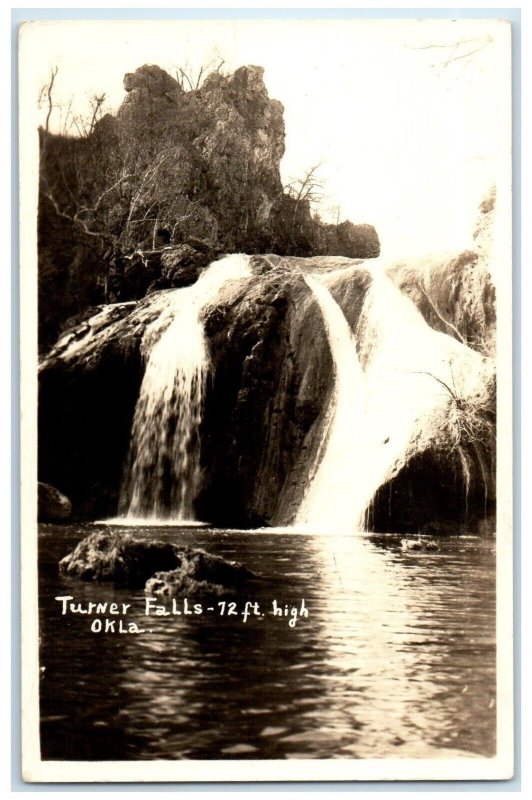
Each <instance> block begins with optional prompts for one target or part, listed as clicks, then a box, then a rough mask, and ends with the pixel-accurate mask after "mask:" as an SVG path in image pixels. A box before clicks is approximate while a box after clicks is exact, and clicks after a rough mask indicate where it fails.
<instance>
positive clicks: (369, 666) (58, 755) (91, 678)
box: [40, 525, 496, 760]
mask: <svg viewBox="0 0 532 800" xmlns="http://www.w3.org/2000/svg"><path fill="white" fill-rule="evenodd" d="M94 529H95V528H94V526H91V527H90V528H89V526H85V527H81V526H78V527H74V526H51V525H45V526H42V528H41V533H40V544H41V556H40V573H41V665H42V666H43V667H44V668H45V669H44V670H43V672H42V675H43V677H42V682H41V716H42V751H43V758H49V759H75V760H87V759H98V760H106V759H116V760H124V759H154V758H164V759H179V758H189V759H220V758H271V759H274V758H335V757H344V758H346V757H350V758H370V757H371V758H376V757H399V756H404V757H410V758H412V757H423V758H425V757H437V756H450V755H453V756H455V755H459V754H463V755H467V756H472V755H483V756H490V755H493V754H494V749H495V689H496V686H495V570H494V550H495V544H494V541H493V540H492V539H486V538H481V537H477V536H475V537H473V536H471V537H462V538H458V537H456V538H454V537H453V538H449V539H444V540H442V541H441V542H439V543H438V544H439V549H438V550H437V551H434V552H432V551H430V552H425V551H416V550H414V551H408V552H404V551H403V550H402V548H401V539H400V537H398V536H396V535H392V534H390V535H387V536H382V535H380V536H373V535H367V536H351V537H347V536H346V537H338V538H334V537H330V536H310V535H305V534H301V535H297V536H293V535H291V534H288V533H270V532H268V533H266V532H264V531H262V532H242V531H213V530H212V529H198V528H196V529H195V530H189V531H176V529H175V528H174V529H168V530H164V529H161V528H158V529H157V531H156V532H154V535H155V536H156V537H157V538H168V539H169V540H172V541H176V542H183V543H186V544H196V545H198V546H202V547H205V548H206V549H208V550H209V551H210V552H212V553H216V554H219V555H223V556H225V557H227V558H234V559H238V560H240V561H242V562H243V563H245V564H246V566H248V567H249V568H250V569H252V570H253V571H254V572H256V573H258V574H260V576H261V577H262V580H261V581H260V582H259V584H258V586H256V587H254V588H253V597H251V598H250V599H252V600H254V601H255V600H256V601H257V602H259V604H260V608H261V610H262V611H264V612H265V614H264V616H263V617H254V616H250V617H249V618H248V620H247V622H245V623H244V622H243V619H242V616H223V617H222V616H219V615H218V614H217V613H215V612H213V613H204V614H202V615H201V616H183V615H181V616H169V617H162V618H157V617H149V618H148V619H147V618H146V617H145V616H144V599H143V595H142V593H135V592H132V591H130V590H125V589H118V588H114V587H112V586H108V585H105V584H87V583H84V582H82V581H78V580H73V579H66V578H63V577H60V576H59V575H58V573H57V562H58V560H59V559H60V558H61V557H62V556H64V555H65V554H66V553H67V552H69V551H70V550H71V549H72V546H73V544H75V543H76V542H77V541H79V540H80V539H81V538H82V537H83V536H85V535H86V534H87V533H88V532H89V530H90V531H93V530H94ZM140 530H141V529H140ZM140 530H139V528H137V529H136V531H137V532H140ZM57 595H73V596H74V597H75V599H76V600H77V601H80V602H87V601H89V600H93V601H100V602H103V601H106V600H107V601H111V600H114V601H116V602H119V603H122V602H127V603H131V609H130V611H129V613H128V616H127V621H135V622H137V623H138V624H139V626H140V627H142V628H144V629H146V633H143V634H139V635H135V634H119V633H114V634H112V633H107V634H103V633H102V634H95V633H91V632H90V630H89V628H90V619H89V618H88V617H87V616H82V615H64V616H62V615H61V605H60V603H58V602H57V601H55V600H54V597H55V596H57ZM245 599H246V598H235V600H237V601H238V608H239V609H242V607H243V600H245ZM274 599H275V600H277V602H278V603H280V604H283V605H284V604H289V605H292V604H294V605H297V606H300V603H301V600H302V599H304V600H305V605H306V607H307V608H308V610H309V617H308V619H306V618H304V617H302V618H299V619H297V621H296V624H295V626H294V627H291V626H290V625H289V624H288V622H289V618H284V617H283V618H279V617H275V616H273V615H272V614H271V613H270V610H271V607H272V601H273V600H274ZM204 605H208V604H206V603H205V602H204Z"/></svg>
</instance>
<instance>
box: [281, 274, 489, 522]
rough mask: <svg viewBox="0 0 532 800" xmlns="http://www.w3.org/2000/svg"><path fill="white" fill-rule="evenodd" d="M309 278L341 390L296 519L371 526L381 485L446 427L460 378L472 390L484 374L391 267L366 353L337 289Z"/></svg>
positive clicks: (375, 299)
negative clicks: (461, 366)
mask: <svg viewBox="0 0 532 800" xmlns="http://www.w3.org/2000/svg"><path fill="white" fill-rule="evenodd" d="M327 279H328V278H327V276H324V278H323V280H325V281H327ZM306 281H307V284H308V286H309V287H310V289H311V291H312V292H313V295H314V297H315V299H316V301H317V302H318V304H319V307H320V310H321V313H322V315H323V319H324V322H325V326H326V331H327V337H328V341H329V346H330V349H331V354H332V358H333V365H334V387H333V394H332V397H331V401H330V406H329V409H328V411H327V415H326V419H325V424H324V429H323V435H322V441H321V445H320V447H319V448H318V452H317V455H316V463H317V467H314V471H313V475H311V476H310V482H309V486H308V488H307V490H306V492H305V493H304V496H303V500H302V502H301V505H300V508H299V511H298V514H297V518H296V521H295V525H296V527H300V526H303V527H305V528H313V529H315V530H317V531H326V532H328V531H330V532H352V531H356V530H363V529H364V527H365V515H366V512H367V510H368V507H369V506H370V504H371V501H372V499H373V497H374V495H375V493H376V492H377V490H378V489H379V487H380V486H382V485H383V484H384V483H385V482H386V481H387V480H389V479H390V478H391V477H393V475H394V474H396V473H397V471H398V469H399V468H400V467H401V466H403V465H404V464H405V463H406V461H407V459H408V455H409V452H410V449H411V448H412V446H413V443H414V441H415V442H416V447H415V449H416V450H417V451H418V452H421V451H422V450H423V448H424V443H425V444H426V445H427V446H428V444H429V442H430V441H431V440H432V441H433V440H434V439H435V437H437V436H438V434H439V433H441V431H442V430H443V429H444V426H445V425H446V417H447V415H448V414H449V407H450V404H451V402H452V397H453V391H458V390H457V389H456V386H457V384H458V385H459V387H460V390H459V394H460V395H463V396H467V394H468V391H469V387H468V382H469V381H471V382H472V386H473V384H474V383H476V381H477V377H476V373H475V371H474V370H472V371H470V372H471V373H472V374H471V375H467V374H463V373H459V372H458V371H457V368H456V365H455V358H456V356H458V358H457V359H456V361H458V362H460V363H463V358H462V356H461V352H460V351H463V350H464V347H463V345H461V344H460V343H458V342H456V341H455V340H454V339H452V338H451V337H449V336H446V335H444V334H441V333H437V332H436V331H434V330H433V329H432V328H430V327H429V326H428V325H427V323H426V322H425V320H424V319H423V317H422V315H421V314H420V312H419V311H418V310H417V309H416V307H415V306H414V305H413V303H412V302H411V301H410V300H409V299H408V298H407V297H405V296H404V295H403V294H402V293H401V292H400V291H399V290H398V289H397V288H396V287H395V286H394V284H393V283H392V281H391V280H390V279H389V278H388V277H387V275H386V274H385V273H384V272H378V271H375V273H374V275H373V281H372V285H371V287H370V289H369V291H368V294H367V297H366V300H365V303H364V307H363V309H362V313H361V316H360V320H359V324H358V328H357V339H358V342H359V353H357V347H356V344H355V337H354V335H353V332H352V331H351V329H350V327H349V325H348V323H347V320H346V318H345V316H344V314H343V312H342V310H341V308H340V307H339V306H338V304H337V303H336V301H335V300H334V298H333V297H332V295H331V293H330V291H329V290H328V288H327V287H326V286H325V285H323V283H321V282H320V281H318V280H317V279H315V278H309V277H307V278H306ZM475 357H477V360H478V361H479V369H480V361H481V357H480V356H477V354H475V353H473V351H471V358H475ZM361 363H362V365H363V367H362V366H361ZM472 386H471V391H473V389H472ZM452 387H454V389H453V388H452Z"/></svg>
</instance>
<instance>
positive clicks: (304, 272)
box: [19, 18, 513, 783]
mask: <svg viewBox="0 0 532 800" xmlns="http://www.w3.org/2000/svg"><path fill="white" fill-rule="evenodd" d="M19 57H20V193H21V237H20V240H21V253H20V259H21V260H20V269H21V272H20V276H21V333H20V338H21V398H22V401H21V402H22V407H21V414H22V509H21V537H22V597H23V618H22V623H21V624H22V640H23V652H22V671H23V701H22V731H23V775H24V779H25V780H26V781H30V782H32V781H40V782H67V781H76V782H87V783H90V782H124V781H133V782H135V781H159V782H163V781H170V782H184V781H216V782H219V781H228V780H230V781H271V780H276V781H279V780H283V781H285V780H288V781H301V780H343V781H346V780H347V781H359V780H374V781H379V780H386V781H392V780H472V779H508V778H510V777H511V776H512V774H513V712H512V709H513V685H512V675H513V663H512V613H513V609H512V334H511V332H512V316H511V297H512V249H511V231H512V219H511V191H512V187H511V158H512V153H511V78H512V76H511V25H510V23H509V22H508V21H507V20H493V19H474V20H465V19H458V20H442V19H438V20H436V19H419V20H416V19H411V20H399V19H397V20H393V19H388V20H364V19H352V18H345V19H328V20H327V19H291V20H288V19H268V20H266V19H255V20H254V19H211V20H205V19H203V20H190V19H188V20H187V19H169V20H167V21H149V20H147V21H146V20H144V21H135V20H121V21H120V20H118V21H104V20H88V19H87V20H77V21H46V22H43V21H41V22H27V23H25V24H23V25H22V26H21V28H20V40H19Z"/></svg>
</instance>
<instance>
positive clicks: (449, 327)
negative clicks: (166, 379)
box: [39, 252, 495, 532]
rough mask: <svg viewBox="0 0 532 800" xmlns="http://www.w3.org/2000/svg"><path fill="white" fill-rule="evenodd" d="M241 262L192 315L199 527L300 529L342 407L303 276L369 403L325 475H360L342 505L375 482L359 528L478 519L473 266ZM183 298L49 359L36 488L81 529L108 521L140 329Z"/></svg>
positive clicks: (477, 288) (480, 338)
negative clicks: (238, 272) (320, 294)
mask: <svg viewBox="0 0 532 800" xmlns="http://www.w3.org/2000/svg"><path fill="white" fill-rule="evenodd" d="M249 267H250V275H249V277H247V278H243V279H241V280H240V281H237V282H233V288H232V290H231V292H229V293H228V294H227V295H224V296H223V297H222V296H221V297H220V298H219V299H218V301H213V302H209V303H207V304H206V305H205V307H204V308H203V310H202V312H201V324H202V326H203V329H204V332H205V336H206V342H207V348H208V357H209V363H210V367H209V375H208V380H207V385H206V391H205V399H204V404H203V410H202V417H201V426H200V431H199V440H200V442H201V454H200V456H201V466H202V479H201V485H200V489H199V492H198V494H197V497H196V501H195V510H196V515H197V518H198V519H204V520H206V521H208V522H210V523H212V524H216V525H223V526H237V527H256V526H260V525H272V524H273V525H286V524H292V523H294V522H296V521H297V519H298V513H299V509H300V508H301V504H302V501H303V499H304V497H305V494H306V492H307V491H308V486H309V483H311V481H312V480H313V476H315V475H316V472H317V466H318V465H319V462H320V460H322V459H323V457H324V452H325V450H326V448H327V443H328V438H330V436H331V433H330V430H331V425H332V424H333V423H334V413H335V407H336V406H337V405H338V400H339V399H338V397H337V394H338V386H339V376H338V370H339V368H340V367H339V363H340V362H339V360H338V359H337V354H336V352H335V349H336V348H337V346H338V344H337V343H335V342H334V340H333V339H331V332H330V330H329V329H328V325H327V320H326V318H325V317H324V314H323V308H320V304H319V303H318V302H317V297H316V296H315V295H314V293H313V291H311V288H309V286H310V285H309V283H308V281H307V280H306V279H307V277H308V276H313V277H314V278H315V279H316V280H318V281H319V282H320V283H321V284H322V285H323V286H324V287H326V289H327V292H328V293H329V294H330V296H331V298H332V302H333V304H337V306H338V308H339V309H341V312H342V314H343V317H344V318H345V320H346V322H347V325H348V329H349V330H350V331H351V334H350V336H351V338H352V341H353V344H354V347H355V348H356V349H354V350H353V356H352V357H351V360H352V362H353V367H354V366H355V362H357V363H359V367H357V369H360V370H361V377H360V378H359V379H358V380H359V381H362V383H361V386H362V389H361V391H363V392H364V393H365V401H364V403H363V404H362V405H363V408H362V411H360V409H359V412H356V411H355V410H353V414H355V413H361V414H363V415H364V418H363V419H362V420H360V421H359V423H358V424H357V425H355V427H354V428H352V426H351V425H349V435H353V440H352V441H351V440H349V441H348V442H347V443H346V446H345V447H344V455H343V456H342V458H344V459H345V464H344V466H345V469H344V468H343V467H342V465H340V468H339V470H338V471H337V473H336V475H337V476H338V478H340V477H341V476H342V472H345V471H346V470H347V471H348V470H351V469H354V470H355V471H354V473H353V474H354V475H358V476H359V477H358V478H356V479H354V483H353V493H354V494H355V493H356V492H357V490H358V489H359V485H360V483H364V484H365V485H366V486H367V487H369V488H366V489H365V491H366V492H367V491H369V492H370V493H369V495H368V498H369V500H370V502H369V503H368V506H367V514H366V525H367V526H368V527H370V528H371V529H375V530H395V531H397V530H400V531H410V530H414V531H419V530H423V529H426V530H438V531H443V530H449V529H450V530H452V531H455V532H459V531H460V530H463V529H464V528H468V529H477V528H478V526H480V525H483V524H485V520H486V519H487V518H489V517H491V516H492V515H493V513H494V503H495V371H494V360H493V358H492V356H491V355H490V354H489V352H487V351H488V350H489V345H488V344H487V343H488V342H489V341H490V337H486V331H492V330H493V320H494V317H495V309H494V298H493V291H492V289H491V288H490V286H491V284H490V281H489V275H488V273H487V272H486V270H485V262H484V260H483V256H482V253H480V252H479V253H473V252H471V253H461V254H457V255H454V256H449V257H441V258H439V259H435V258H433V257H430V258H428V259H427V260H425V261H424V262H419V263H416V264H391V265H388V266H386V265H382V264H379V262H371V261H360V260H353V259H347V258H343V257H338V256H336V257H333V256H322V257H314V258H301V257H281V256H278V255H275V254H271V255H267V256H265V255H262V256H258V255H257V256H253V257H251V258H250V259H249ZM475 270H478V272H479V274H477V273H476V272H475ZM200 272H201V269H200ZM176 292H177V294H176ZM178 294H179V293H178V290H175V289H171V290H162V291H159V292H155V293H153V294H150V295H149V296H147V297H146V298H144V299H142V300H140V301H139V302H137V303H132V302H130V303H122V304H115V305H110V306H104V307H102V308H101V309H100V310H99V312H98V313H97V314H95V315H93V316H92V317H91V318H90V319H88V320H86V321H85V322H83V323H82V324H81V325H79V326H78V327H77V328H75V329H73V330H72V331H70V332H69V333H67V334H65V335H64V336H63V337H62V338H61V339H60V341H59V342H58V343H57V345H56V346H55V347H54V348H53V349H52V351H51V352H50V353H49V354H48V356H47V357H46V358H45V359H43V361H42V364H41V370H40V387H41V388H40V405H39V414H40V422H39V431H40V447H39V457H40V458H39V462H40V479H41V480H43V481H46V482H48V483H50V484H53V485H54V486H57V487H58V488H59V489H60V490H61V491H63V492H65V493H66V494H67V495H68V496H69V497H70V498H71V500H72V503H73V509H74V514H75V515H77V516H82V517H91V518H95V517H103V516H114V515H115V514H116V513H117V510H118V498H119V493H120V487H121V484H122V481H123V474H124V468H125V467H124V465H125V462H126V456H127V452H128V447H129V440H130V436H131V427H132V420H133V414H134V410H135V404H136V400H137V397H138V395H139V388H140V384H141V381H142V376H143V373H144V369H145V364H146V359H147V357H148V354H149V349H148V350H147V341H148V339H149V338H150V337H153V334H150V336H148V339H147V332H149V331H150V330H158V329H156V328H155V329H154V328H152V327H151V326H153V324H154V322H157V318H158V315H159V314H160V311H161V307H163V308H166V307H167V305H168V304H170V303H172V302H174V301H175V299H176V298H177V299H179V298H178ZM172 298H173V299H172ZM168 307H170V306H169V305H168ZM157 335H160V332H159V333H158V334H157ZM348 369H350V367H349V366H348ZM358 405H359V406H360V403H359V404H358ZM353 430H354V433H352V431H353ZM347 435H348V432H347V431H346V436H347ZM352 454H354V455H355V456H356V457H355V458H354V459H353V458H352V457H351V456H352ZM353 464H354V465H355V466H354V467H353ZM353 502H354V499H353ZM331 511H332V510H331Z"/></svg>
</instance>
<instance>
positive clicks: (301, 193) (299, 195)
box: [284, 163, 323, 241]
mask: <svg viewBox="0 0 532 800" xmlns="http://www.w3.org/2000/svg"><path fill="white" fill-rule="evenodd" d="M320 167H321V163H319V164H315V165H314V166H313V167H310V169H308V170H307V171H306V172H305V173H304V175H303V177H302V178H296V179H295V180H292V181H290V183H287V184H286V186H285V187H284V191H285V193H286V194H287V195H288V196H289V197H291V198H292V200H293V201H294V210H293V214H292V221H291V225H290V239H291V240H292V241H293V239H294V236H295V232H296V227H297V221H298V216H299V214H300V211H301V208H302V206H303V205H304V204H308V207H309V209H310V208H312V206H315V205H316V204H317V203H319V202H320V200H321V199H322V197H323V184H322V182H321V180H320V178H319V177H318V174H317V173H318V170H319V169H320Z"/></svg>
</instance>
